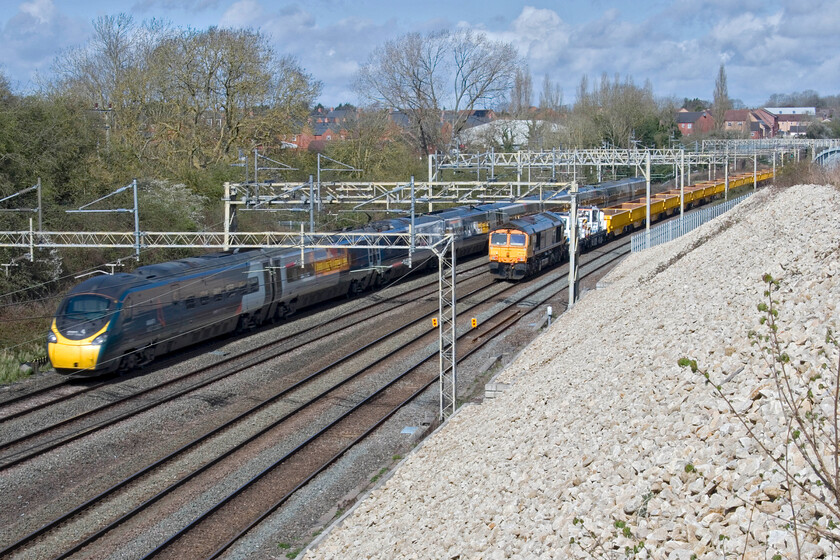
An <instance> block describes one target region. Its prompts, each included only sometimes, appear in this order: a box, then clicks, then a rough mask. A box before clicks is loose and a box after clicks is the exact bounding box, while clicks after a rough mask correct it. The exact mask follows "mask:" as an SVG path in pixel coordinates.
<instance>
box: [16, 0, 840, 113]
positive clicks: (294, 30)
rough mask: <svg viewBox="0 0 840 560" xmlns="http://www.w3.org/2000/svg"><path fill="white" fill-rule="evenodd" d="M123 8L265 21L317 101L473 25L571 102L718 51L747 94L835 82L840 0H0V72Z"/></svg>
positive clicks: (181, 22)
mask: <svg viewBox="0 0 840 560" xmlns="http://www.w3.org/2000/svg"><path fill="white" fill-rule="evenodd" d="M119 13H125V14H130V15H131V16H133V18H134V20H135V21H136V22H138V23H140V22H142V21H144V20H149V19H152V18H155V19H159V20H164V21H169V22H171V23H172V24H174V25H175V26H177V27H182V28H186V27H191V28H194V29H204V28H207V27H210V26H218V27H241V28H251V29H255V30H259V31H260V32H261V33H263V34H265V35H266V36H268V37H269V38H270V41H271V44H272V45H273V47H274V49H275V52H277V53H278V54H283V55H285V54H290V55H293V56H294V57H296V58H297V60H298V62H299V64H300V65H301V66H302V67H303V68H304V69H305V70H306V71H307V72H308V73H310V74H311V75H312V76H313V77H314V78H315V79H317V80H320V81H321V82H322V83H323V90H322V94H321V96H320V98H319V100H318V101H320V102H321V103H322V104H323V105H325V106H335V105H338V104H340V103H344V102H349V103H353V104H358V103H359V102H360V99H359V98H358V96H357V95H356V94H355V93H354V91H353V88H352V81H353V76H354V74H355V73H356V72H357V70H358V68H359V67H360V65H361V64H364V62H365V61H367V60H368V57H369V56H370V54H371V52H372V51H373V50H374V49H375V48H376V47H378V46H380V45H382V44H384V43H385V42H386V41H388V40H391V39H396V38H398V37H400V36H401V35H404V34H406V33H410V32H421V33H425V32H429V31H436V30H441V29H450V30H454V29H458V28H468V29H472V30H474V31H477V32H483V33H486V34H487V36H488V37H489V38H491V39H494V40H502V41H506V42H509V43H511V44H512V45H513V46H514V47H515V48H516V49H517V50H518V52H519V54H520V56H521V57H522V59H523V60H524V61H525V62H526V63H527V64H528V67H529V69H530V71H531V74H532V77H533V78H532V80H533V89H534V92H535V93H534V99H533V100H532V101H533V103H534V104H536V103H537V102H538V101H539V98H538V96H539V91H540V89H541V85H542V83H543V79H544V76H545V75H546V74H547V75H548V76H549V77H550V79H551V80H553V82H555V83H556V84H559V85H560V87H561V88H562V90H563V95H564V97H563V101H564V103H573V102H574V99H575V91H576V89H577V87H578V85H579V84H580V80H581V77H582V76H583V75H587V76H588V77H589V83H590V84H592V83H593V82H594V81H597V80H599V79H600V77H601V75H602V74H604V73H606V74H607V75H608V76H609V77H610V78H612V77H614V76H615V75H619V76H620V77H621V78H622V79H624V78H625V77H627V76H629V77H631V78H632V79H633V81H634V83H636V84H637V85H640V86H641V85H644V83H645V81H646V80H650V82H651V84H652V85H653V90H654V93H655V94H656V95H657V96H658V97H672V98H675V99H676V100H678V101H679V102H681V101H682V99H683V98H685V97H688V98H694V97H698V98H700V99H706V100H711V99H712V97H713V92H714V87H715V78H716V77H717V74H718V69H719V67H720V65H721V64H724V67H725V70H726V76H727V85H728V91H729V96H730V97H731V98H733V99H738V100H741V101H742V102H743V103H744V104H745V105H746V106H748V107H759V106H761V105H763V104H764V103H765V102H766V101H767V100H768V98H769V96H770V95H771V94H773V93H792V92H796V91H804V90H816V91H817V92H818V93H820V94H821V95H836V94H838V93H840V32H838V30H840V0H675V1H664V0H635V1H632V2H629V1H623V2H622V1H614V0H557V1H542V0H533V1H530V2H523V3H518V2H514V1H511V0H413V1H399V0H390V1H389V0H355V1H351V0H307V1H305V2H291V1H285V0H236V1H233V0H26V1H21V0H0V45H2V48H0V73H2V74H3V75H5V76H6V78H7V79H8V80H9V81H10V83H11V85H12V89H13V91H15V92H18V93H26V92H28V91H32V90H34V89H35V88H36V84H37V83H38V80H39V79H40V80H45V79H46V80H49V79H50V77H51V66H52V62H53V60H54V59H55V57H56V55H57V54H58V53H59V52H61V51H62V50H64V49H69V48H73V47H76V46H80V45H83V44H84V43H85V42H86V41H87V40H88V38H89V36H90V34H91V31H92V21H93V20H94V19H95V18H97V17H99V16H102V15H116V14H119Z"/></svg>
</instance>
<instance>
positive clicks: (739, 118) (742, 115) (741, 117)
mask: <svg viewBox="0 0 840 560" xmlns="http://www.w3.org/2000/svg"><path fill="white" fill-rule="evenodd" d="M749 118H750V110H749V109H729V110H728V111H727V112H726V114H725V115H724V117H723V120H725V121H734V122H747V121H748V120H749Z"/></svg>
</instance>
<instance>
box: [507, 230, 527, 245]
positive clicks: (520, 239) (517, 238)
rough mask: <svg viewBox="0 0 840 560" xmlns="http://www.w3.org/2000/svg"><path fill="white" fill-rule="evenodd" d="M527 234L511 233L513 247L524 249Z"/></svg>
mask: <svg viewBox="0 0 840 560" xmlns="http://www.w3.org/2000/svg"><path fill="white" fill-rule="evenodd" d="M525 239H526V237H525V234H524V233H511V234H510V244H511V246H512V247H524V246H525Z"/></svg>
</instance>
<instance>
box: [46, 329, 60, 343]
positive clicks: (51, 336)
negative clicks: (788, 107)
mask: <svg viewBox="0 0 840 560" xmlns="http://www.w3.org/2000/svg"><path fill="white" fill-rule="evenodd" d="M47 342H49V343H51V344H55V343H56V342H58V337H56V336H55V333H54V332H52V331H49V332H48V333H47Z"/></svg>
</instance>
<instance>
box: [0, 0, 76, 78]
mask: <svg viewBox="0 0 840 560" xmlns="http://www.w3.org/2000/svg"><path fill="white" fill-rule="evenodd" d="M89 31H90V25H89V23H87V22H84V21H81V20H79V19H76V18H72V17H69V16H66V15H64V14H62V13H61V12H59V11H58V10H57V9H56V6H55V4H54V3H53V1H52V0H33V1H31V2H22V3H21V4H19V5H18V8H17V11H16V12H12V15H11V16H10V17H9V19H8V20H6V22H5V24H4V25H3V27H2V29H0V44H2V45H3V48H2V49H0V65H2V66H3V69H4V70H5V71H6V72H7V75H8V76H9V77H10V78H11V79H12V82H13V86H14V87H15V89H17V90H22V91H28V90H30V89H33V88H34V87H35V84H34V80H35V76H36V74H38V73H41V74H44V73H48V71H49V68H50V65H51V64H52V61H53V59H54V58H55V56H56V54H57V53H58V51H60V50H62V49H66V48H68V47H70V46H73V45H78V44H81V43H83V42H84V41H85V40H86V38H87V34H88V33H89Z"/></svg>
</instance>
